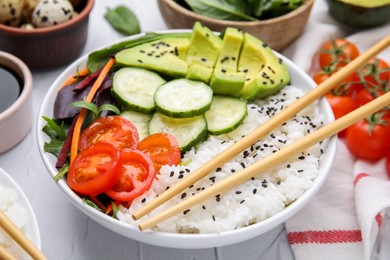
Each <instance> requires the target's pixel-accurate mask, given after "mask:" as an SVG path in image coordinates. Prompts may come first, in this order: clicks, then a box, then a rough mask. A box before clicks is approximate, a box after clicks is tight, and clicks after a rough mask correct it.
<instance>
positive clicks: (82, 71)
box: [61, 67, 89, 87]
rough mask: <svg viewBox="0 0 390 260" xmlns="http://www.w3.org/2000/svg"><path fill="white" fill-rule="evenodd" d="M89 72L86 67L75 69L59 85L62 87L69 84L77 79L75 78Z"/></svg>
mask: <svg viewBox="0 0 390 260" xmlns="http://www.w3.org/2000/svg"><path fill="white" fill-rule="evenodd" d="M88 74H89V70H88V68H87V67H85V68H83V69H82V70H80V71H77V72H76V73H75V74H73V75H72V76H70V77H69V78H67V79H66V80H65V81H64V82H63V83H62V85H61V87H64V86H69V85H70V84H73V83H75V82H76V81H77V79H78V78H79V77H84V76H87V75H88Z"/></svg>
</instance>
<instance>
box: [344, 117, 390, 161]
mask: <svg viewBox="0 0 390 260" xmlns="http://www.w3.org/2000/svg"><path fill="white" fill-rule="evenodd" d="M382 116H383V114H381V113H379V114H374V115H372V116H371V117H370V118H369V119H363V120H360V121H358V122H357V123H355V124H353V125H352V126H350V127H348V128H347V130H346V136H345V140H346V144H347V147H348V149H349V151H350V152H351V153H352V154H354V155H355V156H356V157H358V158H360V159H366V160H374V161H375V160H379V159H381V158H383V157H384V156H385V155H386V154H387V153H388V152H389V149H390V142H389V140H390V127H389V123H390V121H387V120H384V118H383V117H382Z"/></svg>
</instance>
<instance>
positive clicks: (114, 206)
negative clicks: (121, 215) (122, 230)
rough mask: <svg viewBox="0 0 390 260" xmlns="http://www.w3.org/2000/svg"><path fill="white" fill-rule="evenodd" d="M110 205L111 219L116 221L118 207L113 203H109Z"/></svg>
mask: <svg viewBox="0 0 390 260" xmlns="http://www.w3.org/2000/svg"><path fill="white" fill-rule="evenodd" d="M111 204H112V217H113V218H116V219H117V218H118V217H117V213H118V210H119V207H118V205H116V204H115V203H114V202H111Z"/></svg>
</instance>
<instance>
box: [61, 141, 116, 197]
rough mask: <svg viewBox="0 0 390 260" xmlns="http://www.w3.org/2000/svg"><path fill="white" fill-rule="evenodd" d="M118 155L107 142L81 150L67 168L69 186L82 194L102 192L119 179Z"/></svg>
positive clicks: (114, 148) (93, 194)
mask: <svg viewBox="0 0 390 260" xmlns="http://www.w3.org/2000/svg"><path fill="white" fill-rule="evenodd" d="M119 157H120V152H119V150H118V149H117V148H116V147H114V146H113V145H111V144H107V143H97V144H95V145H91V146H89V147H88V148H86V149H84V150H82V151H81V152H80V153H79V154H78V155H77V156H76V158H75V160H74V161H73V163H72V164H71V166H70V168H69V171H68V176H67V181H68V185H69V187H70V188H71V189H73V190H74V191H76V192H78V193H80V194H84V195H91V196H95V195H97V194H99V193H102V192H104V191H105V190H107V189H109V188H110V187H112V186H113V185H114V184H115V183H116V182H117V181H118V179H119V176H120V169H121V168H120V164H119V163H118V161H119Z"/></svg>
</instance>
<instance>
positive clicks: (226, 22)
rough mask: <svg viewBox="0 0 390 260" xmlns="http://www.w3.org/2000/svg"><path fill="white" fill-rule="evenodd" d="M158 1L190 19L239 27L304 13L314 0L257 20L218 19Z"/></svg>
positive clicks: (164, 1) (258, 24) (280, 19)
mask: <svg viewBox="0 0 390 260" xmlns="http://www.w3.org/2000/svg"><path fill="white" fill-rule="evenodd" d="M158 2H159V3H160V2H162V3H164V4H166V5H167V6H169V7H170V8H172V9H174V10H175V11H177V12H179V13H183V14H184V15H186V16H189V17H191V18H192V19H195V20H200V21H204V22H205V23H209V24H216V25H221V26H239V27H244V26H248V27H249V26H260V25H269V24H274V23H280V22H282V21H285V20H288V19H289V18H292V17H295V16H299V15H301V14H302V13H304V12H305V11H306V10H307V9H310V8H311V7H312V6H313V3H314V0H304V3H303V4H302V5H301V6H300V7H298V8H297V9H295V10H293V11H291V12H289V13H287V14H284V15H282V16H278V17H275V18H270V19H264V20H259V21H231V20H220V19H215V18H211V17H208V16H204V15H201V14H197V13H195V12H193V11H191V10H189V9H187V8H185V7H183V6H181V5H179V4H178V3H176V2H175V1H173V0H158Z"/></svg>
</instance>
